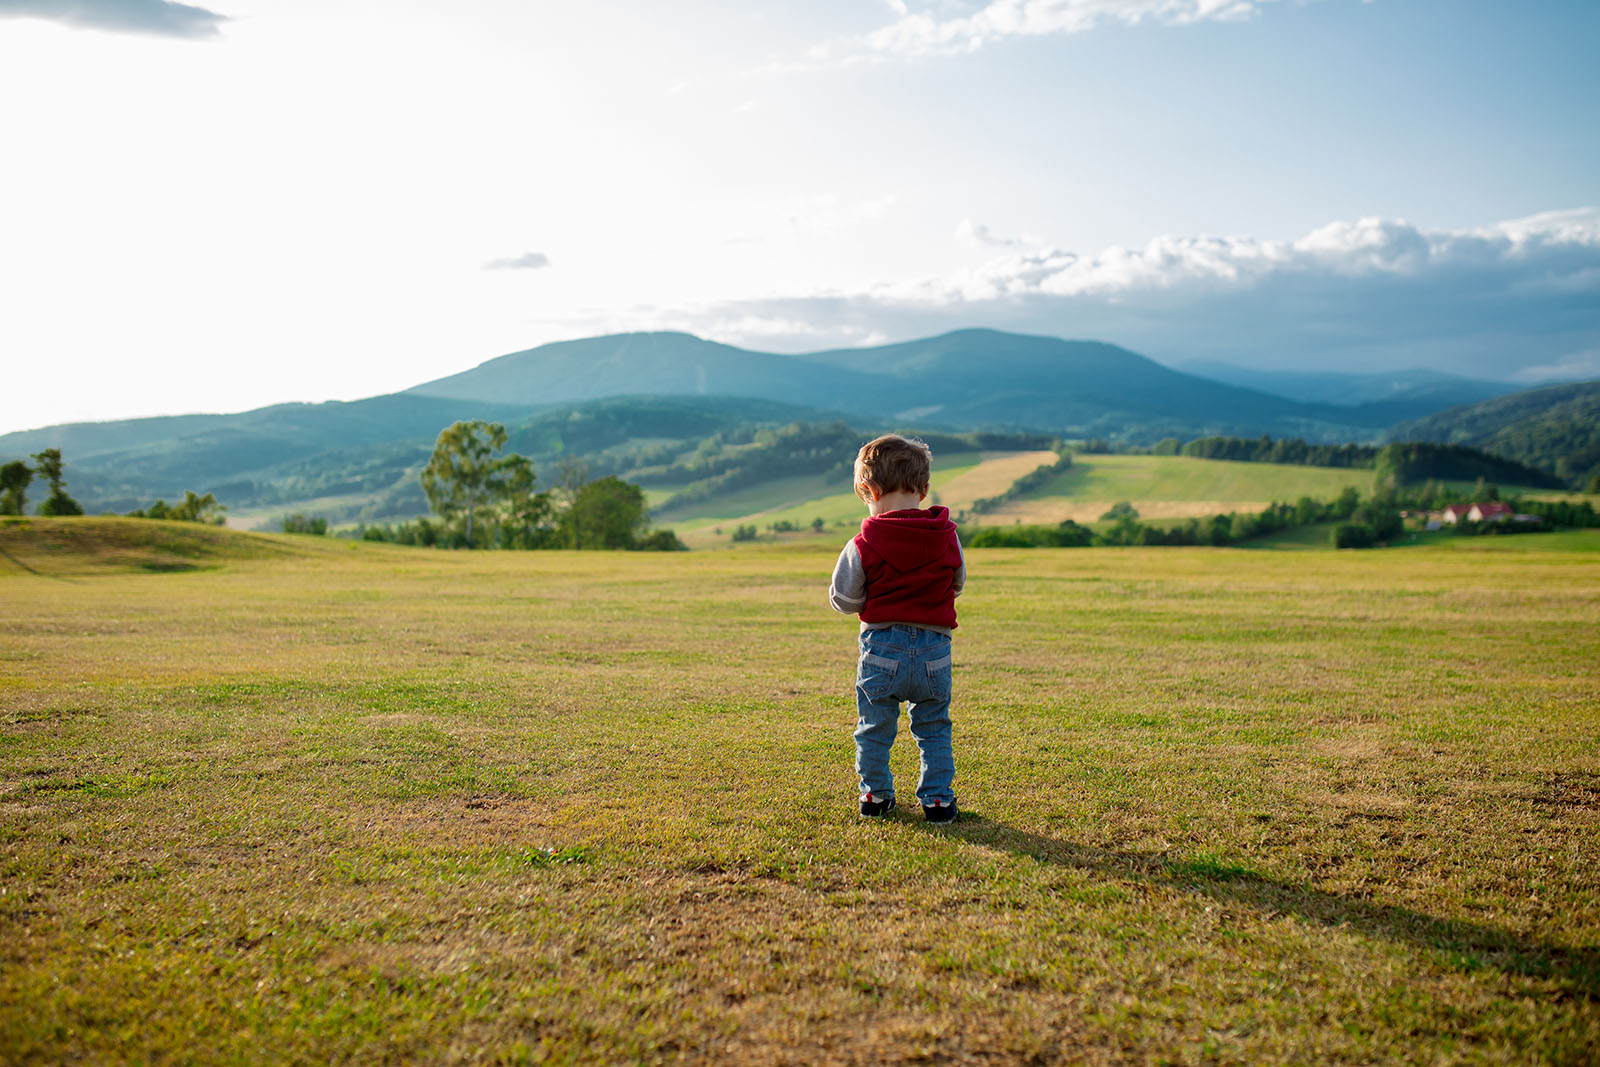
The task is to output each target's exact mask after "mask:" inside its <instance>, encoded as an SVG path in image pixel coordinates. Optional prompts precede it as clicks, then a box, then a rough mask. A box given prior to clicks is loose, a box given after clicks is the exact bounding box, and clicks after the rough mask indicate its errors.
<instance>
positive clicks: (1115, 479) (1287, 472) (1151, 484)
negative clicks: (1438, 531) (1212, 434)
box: [983, 454, 1372, 524]
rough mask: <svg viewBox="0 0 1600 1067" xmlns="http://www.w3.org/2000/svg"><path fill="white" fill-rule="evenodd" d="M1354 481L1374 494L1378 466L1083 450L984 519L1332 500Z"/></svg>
mask: <svg viewBox="0 0 1600 1067" xmlns="http://www.w3.org/2000/svg"><path fill="white" fill-rule="evenodd" d="M1347 485H1353V486H1355V487H1356V488H1357V489H1359V490H1361V492H1362V494H1363V495H1365V494H1367V493H1368V492H1370V491H1371V489H1372V472H1371V471H1370V470H1353V469H1350V470H1346V469H1338V468H1333V467H1295V466H1289V465H1283V464H1276V463H1236V462H1233V461H1231V460H1214V459H1195V458H1193V457H1191V456H1114V455H1107V456H1096V455H1083V454H1079V455H1075V456H1073V457H1072V467H1071V469H1069V470H1066V471H1063V472H1062V473H1061V474H1059V475H1057V476H1056V477H1055V478H1054V479H1052V480H1051V481H1050V482H1049V483H1048V484H1046V485H1044V486H1041V487H1040V488H1039V489H1038V490H1037V491H1036V492H1034V493H1031V494H1029V495H1028V497H1027V498H1026V499H1024V500H1019V501H1016V502H1014V503H1011V504H1009V505H1007V506H1006V507H1004V508H1002V509H1000V510H998V511H994V512H990V513H989V514H986V515H984V516H983V522H984V523H985V524H995V523H1010V522H1015V521H1018V520H1020V521H1022V522H1026V523H1033V522H1060V521H1062V520H1063V519H1072V520H1073V521H1075V522H1089V521H1091V520H1094V519H1098V518H1099V517H1100V516H1101V515H1102V514H1104V512H1105V511H1106V509H1107V508H1109V507H1111V505H1112V504H1114V503H1116V502H1117V501H1119V500H1126V501H1129V502H1130V503H1132V504H1133V506H1134V507H1136V508H1138V509H1139V514H1140V515H1142V516H1145V517H1147V518H1158V519H1159V518H1189V517H1191V516H1198V515H1215V514H1218V513H1226V512H1229V511H1260V510H1261V509H1262V508H1264V507H1266V506H1267V505H1268V504H1270V503H1271V502H1272V501H1274V500H1289V501H1293V500H1297V499H1299V498H1300V497H1302V496H1310V497H1315V498H1316V499H1318V500H1331V499H1333V498H1334V497H1336V496H1338V495H1339V491H1340V490H1342V489H1343V488H1344V487H1345V486H1347Z"/></svg>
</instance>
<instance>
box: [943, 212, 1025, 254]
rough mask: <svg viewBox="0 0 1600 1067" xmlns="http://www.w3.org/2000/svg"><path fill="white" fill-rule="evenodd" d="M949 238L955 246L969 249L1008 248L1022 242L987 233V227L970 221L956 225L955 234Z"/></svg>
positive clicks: (962, 221)
mask: <svg viewBox="0 0 1600 1067" xmlns="http://www.w3.org/2000/svg"><path fill="white" fill-rule="evenodd" d="M951 237H952V238H953V239H954V240H955V242H956V243H957V244H963V245H966V246H967V247H969V248H1010V247H1013V246H1015V245H1020V244H1021V243H1022V242H1021V241H1017V240H1013V239H1012V238H1009V237H999V236H996V235H995V234H993V233H991V232H990V231H989V227H987V226H985V225H984V224H983V223H981V222H973V221H972V220H971V219H962V220H961V221H960V222H958V223H957V224H956V231H955V233H953V234H951Z"/></svg>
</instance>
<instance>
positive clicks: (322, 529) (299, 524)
mask: <svg viewBox="0 0 1600 1067" xmlns="http://www.w3.org/2000/svg"><path fill="white" fill-rule="evenodd" d="M279 525H280V527H281V528H282V530H283V532H284V533H292V534H315V535H316V536H318V537H321V536H322V535H324V534H326V533H327V532H328V520H327V519H325V518H323V517H322V516H321V515H313V516H310V517H308V516H306V515H305V514H304V513H302V512H299V511H297V512H295V513H294V514H293V515H285V516H284V517H283V521H282V522H281V523H280V524H279Z"/></svg>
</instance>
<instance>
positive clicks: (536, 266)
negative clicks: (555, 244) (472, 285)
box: [483, 252, 550, 270]
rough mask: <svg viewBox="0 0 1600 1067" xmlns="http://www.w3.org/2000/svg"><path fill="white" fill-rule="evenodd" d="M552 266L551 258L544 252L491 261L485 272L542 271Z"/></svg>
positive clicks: (487, 264)
mask: <svg viewBox="0 0 1600 1067" xmlns="http://www.w3.org/2000/svg"><path fill="white" fill-rule="evenodd" d="M549 265H550V257H549V256H547V255H545V254H544V253H543V252H524V253H522V255H520V256H511V257H509V258H507V259H491V260H490V261H489V262H487V263H485V264H484V265H483V269H484V270H540V269H542V268H544V267H548V266H549Z"/></svg>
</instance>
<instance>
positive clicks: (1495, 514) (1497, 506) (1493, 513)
mask: <svg viewBox="0 0 1600 1067" xmlns="http://www.w3.org/2000/svg"><path fill="white" fill-rule="evenodd" d="M1510 517H1511V505H1510V504H1502V503H1500V501H1498V500H1491V501H1490V502H1489V503H1487V504H1474V505H1472V509H1471V510H1470V511H1468V512H1467V521H1468V522H1505V521H1506V520H1507V519H1509V518H1510Z"/></svg>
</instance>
